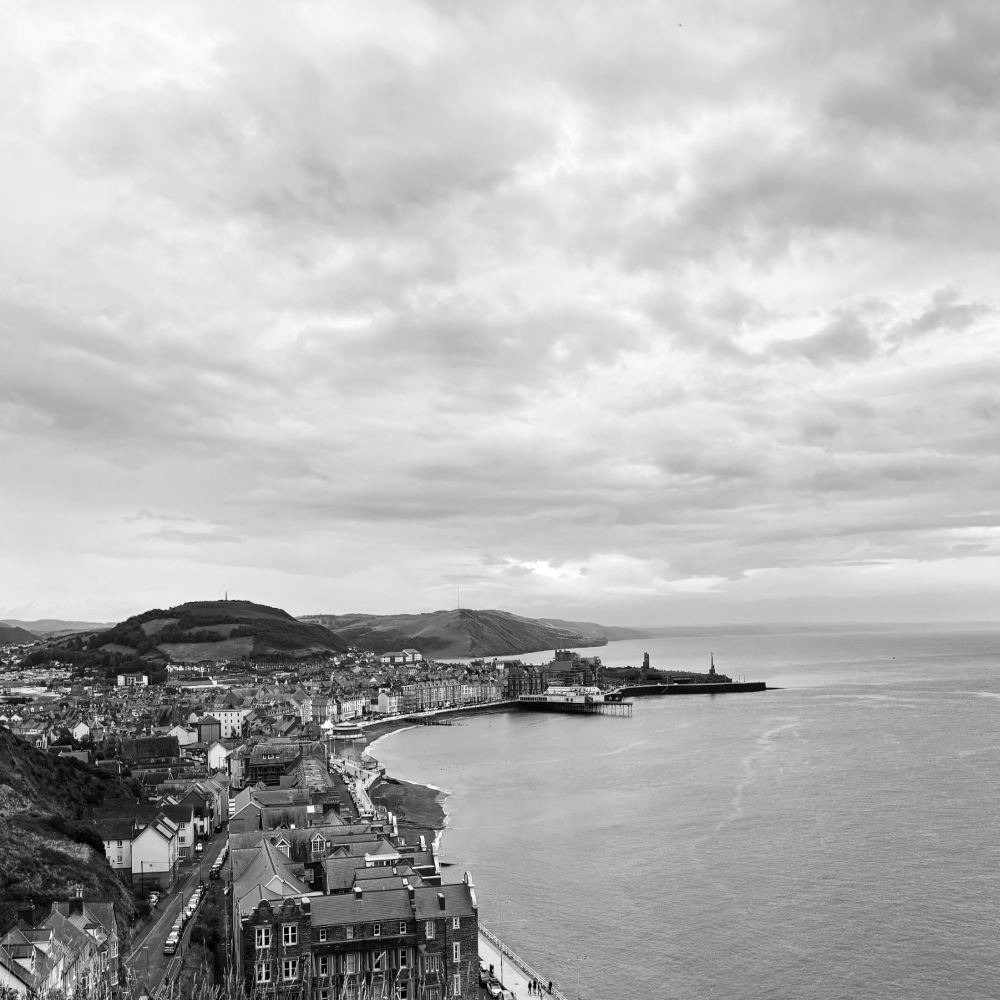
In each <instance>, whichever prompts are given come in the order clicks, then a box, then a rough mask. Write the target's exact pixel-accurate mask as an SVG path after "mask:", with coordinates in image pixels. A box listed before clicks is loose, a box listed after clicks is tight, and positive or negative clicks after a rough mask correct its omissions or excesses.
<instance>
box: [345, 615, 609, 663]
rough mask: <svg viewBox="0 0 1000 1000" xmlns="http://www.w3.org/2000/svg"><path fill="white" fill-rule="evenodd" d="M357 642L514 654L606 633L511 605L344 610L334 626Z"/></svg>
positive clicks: (585, 642) (592, 642)
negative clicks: (415, 611)
mask: <svg viewBox="0 0 1000 1000" xmlns="http://www.w3.org/2000/svg"><path fill="white" fill-rule="evenodd" d="M330 627H331V628H332V629H333V630H334V631H336V632H337V634H338V635H340V636H342V637H343V638H344V639H346V640H347V641H348V642H350V643H351V644H352V645H356V646H358V647H360V648H363V649H371V650H374V651H375V652H380V653H381V652H388V651H391V650H398V649H402V648H403V647H413V648H414V649H419V650H420V651H421V652H422V653H424V654H426V655H429V656H439V657H445V656H510V655H516V654H517V653H533V652H535V651H537V650H541V649H554V648H556V647H574V646H602V645H604V639H602V638H598V637H587V636H583V635H580V634H579V633H577V632H573V631H571V630H569V629H566V628H562V627H557V626H554V625H551V624H548V623H546V622H542V621H538V620H536V619H532V618H521V617H520V616H519V615H512V614H509V613H508V612H506V611H472V610H469V609H462V610H460V611H458V610H453V611H435V612H431V613H428V614H423V615H356V614H355V615H342V616H338V617H336V618H334V619H333V621H332V623H331V626H330Z"/></svg>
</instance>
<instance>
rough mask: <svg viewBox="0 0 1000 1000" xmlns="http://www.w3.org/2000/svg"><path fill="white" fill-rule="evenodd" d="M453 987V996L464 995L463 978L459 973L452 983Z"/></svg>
mask: <svg viewBox="0 0 1000 1000" xmlns="http://www.w3.org/2000/svg"><path fill="white" fill-rule="evenodd" d="M451 987H452V989H451V992H452V996H456V997H460V996H461V995H462V977H461V976H460V975H459V974H458V973H457V972H456V973H455V978H454V979H453V980H452V981H451Z"/></svg>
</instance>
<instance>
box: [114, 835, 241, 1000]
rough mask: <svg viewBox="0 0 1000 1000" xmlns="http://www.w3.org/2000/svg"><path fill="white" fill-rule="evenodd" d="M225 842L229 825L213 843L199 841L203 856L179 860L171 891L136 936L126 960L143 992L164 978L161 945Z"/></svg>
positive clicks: (180, 951) (180, 949) (186, 933)
mask: <svg viewBox="0 0 1000 1000" xmlns="http://www.w3.org/2000/svg"><path fill="white" fill-rule="evenodd" d="M227 839H228V826H223V828H222V830H221V831H220V832H219V833H217V834H216V835H215V838H214V840H211V841H207V840H206V841H202V843H203V844H204V847H205V850H204V852H203V853H202V854H196V855H195V856H194V857H193V858H185V859H183V860H182V861H181V863H180V864H179V865H178V868H177V879H176V881H175V882H174V884H173V887H172V888H171V890H170V892H169V893H167V895H165V896H162V897H161V898H160V902H159V905H158V906H157V907H156V909H155V910H154V911H153V920H151V921H150V922H149V923H147V924H146V925H145V926H144V927H143V928H142V929H141V930H140V931H139V933H138V934H137V935H136V938H135V940H134V942H133V944H132V950H131V952H130V953H129V955H128V957H127V958H126V960H125V961H126V963H127V964H128V966H129V968H131V969H132V970H133V972H134V973H135V977H136V979H137V980H138V981H139V982H140V983H142V984H144V986H145V991H144V992H146V993H148V992H150V991H151V990H153V989H155V988H156V987H157V986H158V985H159V982H160V980H161V979H162V978H163V973H164V972H165V971H166V968H167V965H168V964H169V963H170V956H169V955H164V954H163V944H164V942H165V941H166V940H167V935H168V934H169V933H170V928H171V927H172V926H173V923H174V919H175V918H176V917H177V914H178V913H180V912H181V910H182V909H183V908H184V906H185V905H187V903H188V901H189V900H190V899H191V895H192V893H193V892H194V890H195V888H196V887H197V885H198V883H199V881H201V874H202V872H204V879H205V882H206V883H207V882H208V873H209V871H210V870H211V868H212V865H213V863H214V862H215V859H216V858H217V857H218V856H219V854H220V853H221V851H222V848H223V847H224V846H225V844H226V841H227ZM193 924H194V921H191V923H189V924H188V925H187V927H185V928H184V933H183V935H182V936H181V942H180V944H179V945H178V948H177V954H178V955H181V954H183V953H184V951H185V949H186V948H187V944H188V939H189V938H190V936H191V927H192V926H193Z"/></svg>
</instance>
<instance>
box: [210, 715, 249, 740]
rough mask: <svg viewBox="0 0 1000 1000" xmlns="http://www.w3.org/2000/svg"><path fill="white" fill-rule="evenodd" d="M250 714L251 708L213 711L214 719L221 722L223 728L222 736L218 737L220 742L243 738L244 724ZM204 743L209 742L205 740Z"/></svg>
mask: <svg viewBox="0 0 1000 1000" xmlns="http://www.w3.org/2000/svg"><path fill="white" fill-rule="evenodd" d="M249 714H250V709H249V708H215V709H213V710H212V716H213V718H215V719H217V720H218V721H219V725H220V726H221V727H222V734H221V735H220V736H219V737H217V738H218V739H220V740H238V739H240V737H242V736H243V722H244V720H245V719H246V717H247V716H248V715H249ZM202 742H207V741H205V740H203V741H202Z"/></svg>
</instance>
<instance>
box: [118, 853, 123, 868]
mask: <svg viewBox="0 0 1000 1000" xmlns="http://www.w3.org/2000/svg"><path fill="white" fill-rule="evenodd" d="M118 864H120V865H121V864H124V862H123V861H122V856H121V855H120V854H119V855H118Z"/></svg>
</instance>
